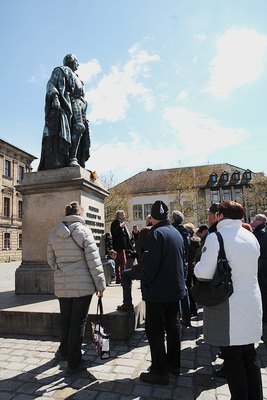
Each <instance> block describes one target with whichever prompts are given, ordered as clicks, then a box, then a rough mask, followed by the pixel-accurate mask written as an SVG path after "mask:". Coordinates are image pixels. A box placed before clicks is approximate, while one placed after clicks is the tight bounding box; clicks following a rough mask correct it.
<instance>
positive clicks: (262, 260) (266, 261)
mask: <svg viewBox="0 0 267 400" xmlns="http://www.w3.org/2000/svg"><path fill="white" fill-rule="evenodd" d="M253 233H254V235H255V236H256V238H257V240H258V242H259V244H260V252H261V253H260V257H259V261H258V265H259V269H258V281H259V285H260V290H261V296H262V306H263V322H267V230H266V226H265V225H264V224H261V225H259V226H257V228H255V229H254V231H253Z"/></svg>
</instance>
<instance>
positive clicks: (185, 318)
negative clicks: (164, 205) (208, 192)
mask: <svg viewBox="0 0 267 400" xmlns="http://www.w3.org/2000/svg"><path fill="white" fill-rule="evenodd" d="M183 220H184V215H183V213H182V212H181V211H179V210H174V211H173V212H172V215H171V218H170V221H171V223H172V226H174V228H176V229H177V231H178V232H179V233H180V234H181V236H182V238H183V241H184V278H185V285H186V294H185V297H184V298H183V300H182V301H181V309H182V320H181V322H182V324H183V326H185V327H190V326H191V310H190V299H189V293H188V286H187V278H188V252H189V245H190V240H191V239H190V235H189V233H188V230H187V229H186V228H185V227H184V225H183V224H182V222H183Z"/></svg>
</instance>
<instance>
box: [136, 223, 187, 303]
mask: <svg viewBox="0 0 267 400" xmlns="http://www.w3.org/2000/svg"><path fill="white" fill-rule="evenodd" d="M183 257H184V243H183V238H182V236H181V235H180V233H179V232H178V231H177V229H175V228H174V227H173V226H172V225H171V223H170V221H169V220H165V221H161V222H159V223H158V224H156V225H154V226H153V227H152V228H151V230H150V233H149V235H148V236H147V239H146V242H145V252H144V257H143V259H142V270H143V273H142V295H143V300H145V301H151V302H155V303H169V302H173V301H178V300H180V299H182V298H183V297H184V296H185V281H184V260H183Z"/></svg>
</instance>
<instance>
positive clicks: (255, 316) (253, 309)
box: [194, 219, 262, 346]
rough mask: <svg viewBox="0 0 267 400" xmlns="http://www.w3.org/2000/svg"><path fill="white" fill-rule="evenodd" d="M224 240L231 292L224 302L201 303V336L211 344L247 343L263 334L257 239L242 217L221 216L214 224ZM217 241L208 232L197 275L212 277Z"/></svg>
mask: <svg viewBox="0 0 267 400" xmlns="http://www.w3.org/2000/svg"><path fill="white" fill-rule="evenodd" d="M217 229H218V231H219V232H220V233H221V235H222V237H223V241H224V248H225V254H226V258H227V260H228V262H229V265H230V267H231V268H232V281H233V287H234V292H233V294H232V295H231V296H230V297H229V299H227V300H226V301H225V302H224V303H222V304H218V305H217V306H210V307H204V324H203V330H204V339H205V341H206V342H207V343H209V344H212V345H214V346H234V345H237V346H238V345H246V344H250V343H255V342H258V341H259V340H260V338H261V335H262V322H261V321H262V305H261V293H260V289H259V285H258V279H257V274H258V258H259V255H260V248H259V243H258V241H257V239H256V238H255V236H254V235H253V233H251V232H249V231H248V230H246V229H245V228H243V227H242V221H241V220H233V219H223V220H222V221H220V222H219V223H218V225H217ZM218 252H219V242H218V239H217V236H216V235H215V233H211V234H210V235H208V237H207V239H206V241H205V244H204V247H203V249H202V255H201V259H200V261H199V262H198V263H197V265H196V266H195V270H194V273H195V276H196V277H197V278H198V279H200V280H201V279H211V278H212V277H213V275H214V272H215V268H216V265H217V256H218Z"/></svg>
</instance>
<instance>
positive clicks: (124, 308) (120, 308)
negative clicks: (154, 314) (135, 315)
mask: <svg viewBox="0 0 267 400" xmlns="http://www.w3.org/2000/svg"><path fill="white" fill-rule="evenodd" d="M133 310H134V308H133V305H132V304H130V305H127V304H122V305H121V306H118V307H117V311H123V312H133Z"/></svg>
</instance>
